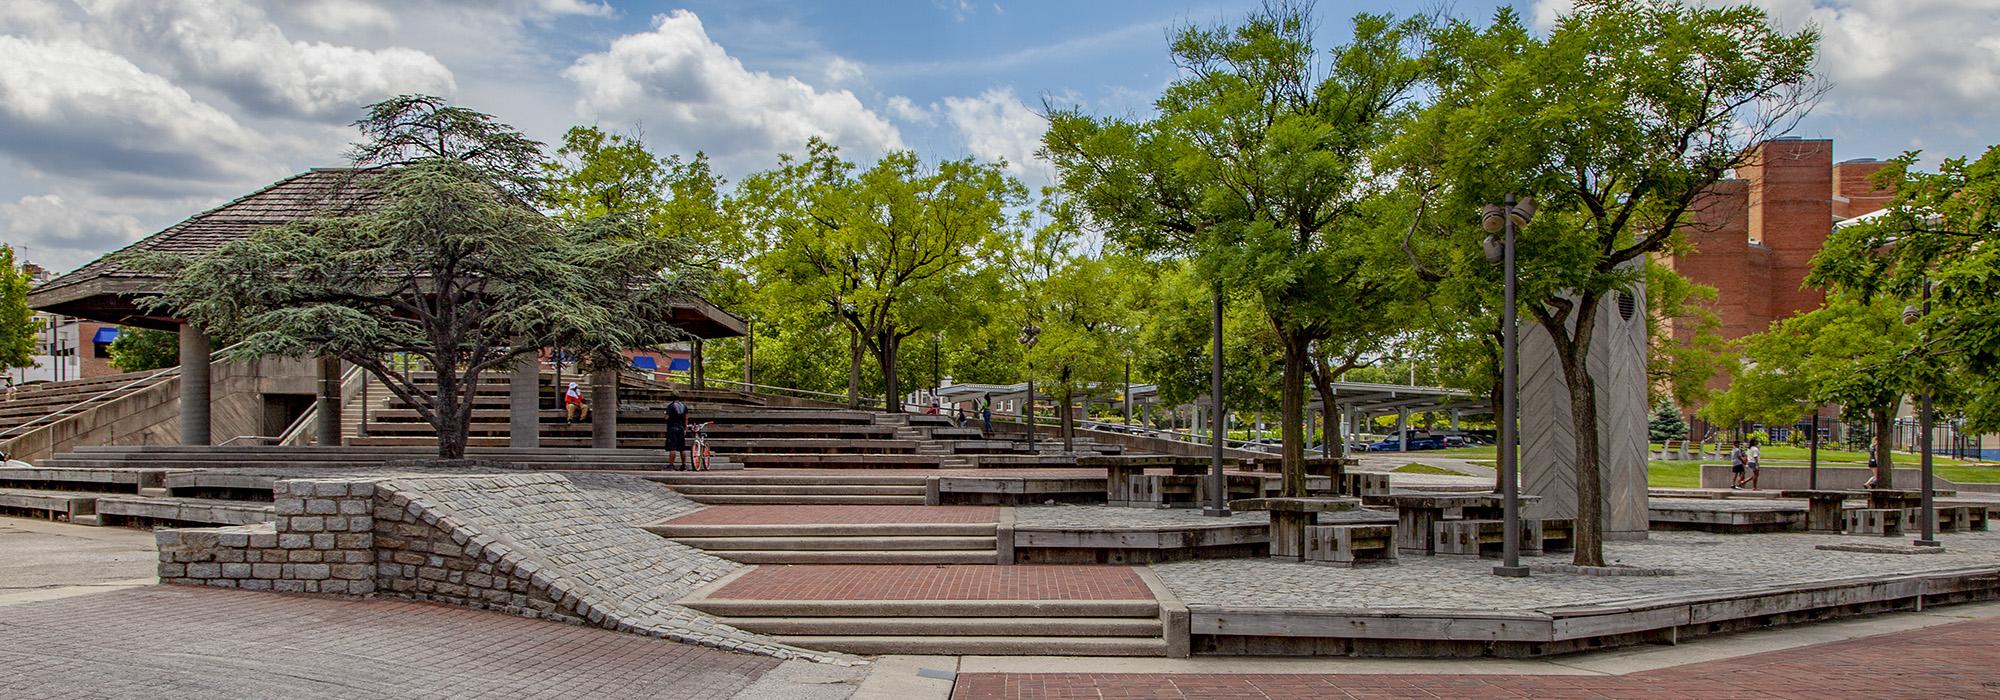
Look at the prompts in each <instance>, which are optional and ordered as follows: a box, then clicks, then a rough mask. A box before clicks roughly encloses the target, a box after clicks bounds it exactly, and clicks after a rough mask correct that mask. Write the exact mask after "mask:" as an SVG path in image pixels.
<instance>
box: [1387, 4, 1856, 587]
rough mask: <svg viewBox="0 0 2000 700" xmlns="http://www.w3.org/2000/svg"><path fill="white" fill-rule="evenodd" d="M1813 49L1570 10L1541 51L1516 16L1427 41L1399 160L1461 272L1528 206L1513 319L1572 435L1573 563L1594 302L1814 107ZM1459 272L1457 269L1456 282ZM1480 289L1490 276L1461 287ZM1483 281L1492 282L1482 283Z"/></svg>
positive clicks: (1593, 496)
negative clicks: (1509, 208)
mask: <svg viewBox="0 0 2000 700" xmlns="http://www.w3.org/2000/svg"><path fill="white" fill-rule="evenodd" d="M1817 38H1818V37H1817V35H1816V34H1815V33H1814V32H1812V31H1810V30H1807V31H1801V32H1798V33H1793V34H1786V33H1783V32H1780V31H1778V30H1777V29H1775V28H1773V27H1772V25H1771V22H1770V19H1769V17H1768V16H1767V15H1766V14H1765V12H1764V11H1763V10H1761V9H1758V8H1756V7H1752V6H1727V7H1707V6H1702V5H1695V4H1689V3H1685V2H1679V1H1677V0H1642V1H1640V2H1617V1H1614V0H1583V1H1582V2H1579V3H1577V6H1576V8H1575V10H1574V11H1573V12H1571V13H1570V14H1568V15H1566V16H1564V17H1562V18H1560V19H1559V20H1558V21H1557V22H1556V25H1555V27H1554V29H1553V30H1551V31H1550V32H1549V34H1548V36H1547V37H1546V38H1540V37H1536V36H1534V35H1532V34H1530V33H1529V32H1528V31H1527V29H1526V28H1525V27H1524V26H1522V24H1521V22H1520V19H1519V17H1518V16H1517V15H1515V14H1514V12H1513V11H1512V10H1509V9H1502V10H1501V11H1500V12H1499V13H1498V15H1497V17H1496V18H1495V20H1494V22H1493V23H1492V24H1491V25H1490V26H1487V27H1477V26H1474V25H1472V24H1470V23H1465V22H1452V23H1449V24H1447V25H1446V26H1444V27H1442V28H1441V29H1440V30H1439V31H1438V32H1436V33H1435V34H1434V38H1433V46H1434V47H1435V50H1434V51H1433V52H1432V53H1431V55H1430V58H1431V59H1432V60H1433V61H1435V62H1436V70H1437V71H1438V75H1439V80H1438V85H1437V91H1436V100H1435V102H1434V103H1433V104H1432V105H1431V106H1430V107H1429V108H1428V109H1427V110H1426V113H1425V115H1424V116H1423V118H1422V119H1421V120H1419V121H1418V122H1417V123H1416V124H1415V125H1413V126H1412V127H1411V128H1410V129H1408V130H1407V131H1406V132H1404V134H1403V138H1402V139H1401V140H1400V141H1399V143H1398V144H1397V145H1396V146H1395V149H1394V150H1395V154H1396V155H1397V158H1398V160H1399V161H1400V162H1401V163H1403V165H1404V172H1405V173H1406V176H1407V178H1408V179H1409V180H1410V181H1411V182H1413V183H1416V186H1418V187H1419V189H1421V190H1423V191H1426V192H1428V193H1429V194H1428V196H1429V198H1430V200H1431V201H1433V202H1434V203H1435V206H1431V207H1429V208H1428V209H1429V210H1430V211H1436V212H1440V215H1441V216H1445V217H1447V218H1452V219H1457V220H1459V221H1462V222H1464V223H1461V224H1458V225H1445V226H1436V227H1433V228H1435V229H1436V230H1438V231H1440V232H1441V233H1442V234H1443V235H1445V236H1448V237H1449V238H1450V240H1449V242H1444V241H1440V242H1437V245H1447V246H1451V247H1456V248H1458V249H1459V251H1460V252H1458V253H1456V254H1455V255H1449V258H1450V259H1453V260H1458V261H1465V262H1469V261H1471V260H1473V259H1474V258H1473V256H1474V255H1475V254H1476V253H1475V251H1478V250H1480V249H1481V248H1482V247H1483V244H1484V242H1485V238H1486V236H1485V234H1484V233H1483V232H1482V231H1481V230H1480V229H1479V228H1477V227H1475V226H1474V225H1472V224H1473V222H1475V221H1476V219H1475V218H1474V216H1475V215H1476V213H1477V212H1478V211H1479V209H1480V207H1481V206H1484V205H1488V204H1492V203H1495V202H1499V201H1501V199H1502V198H1503V197H1504V196H1505V195H1506V194H1507V193H1509V192H1517V193H1521V194H1524V195H1532V196H1533V197H1534V198H1535V200H1536V202H1537V203H1538V204H1539V205H1540V210H1539V212H1538V213H1537V214H1536V216H1535V218H1534V220H1533V221H1532V222H1531V223H1529V224H1528V225H1527V226H1525V227H1524V228H1522V229H1521V230H1520V232H1519V235H1518V237H1517V241H1518V244H1517V248H1516V250H1517V251H1518V254H1517V264H1518V269H1519V280H1520V301H1521V306H1522V309H1523V311H1524V312H1526V313H1525V314H1524V316H1526V317H1527V318H1530V319H1533V322H1534V323H1536V324H1538V325H1540V326H1541V327H1542V328H1543V329H1544V330H1545V331H1547V332H1548V334H1549V336H1550V337H1551V338H1552V340H1553V343H1554V345H1555V348H1556V354H1557V357H1558V358H1559V359H1560V361H1561V365H1562V368H1563V370H1564V375H1565V377H1566V378H1567V380H1568V385H1569V386H1568V389H1569V392H1570V396H1571V402H1570V403H1571V410H1572V411H1573V414H1572V423H1573V424H1574V425H1575V426H1576V435H1577V440H1576V443H1577V444H1576V460H1575V462H1576V468H1577V470H1578V479H1577V487H1578V499H1577V500H1578V503H1579V504H1580V511H1579V513H1578V532H1577V553H1576V563H1578V564H1583V565H1600V564H1602V563H1603V553H1602V543H1601V541H1600V539H1599V531H1598V529H1599V527H1600V526H1601V513H1599V512H1597V510H1598V503H1599V501H1598V494H1599V491H1600V489H1601V484H1600V483H1599V481H1598V479H1599V473H1600V472H1599V467H1598V464H1597V442H1598V436H1597V424H1596V420H1595V416H1596V407H1595V399H1596V392H1595V387H1594V381H1593V380H1592V379H1591V375H1590V374H1589V365H1588V353H1587V352H1585V349H1587V348H1589V347H1590V340H1591V338H1592V337H1593V335H1594V334H1595V333H1596V332H1597V328H1596V317H1597V310H1598V307H1599V305H1600V304H1601V303H1603V302H1604V301H1606V300H1607V299H1608V298H1610V297H1612V296H1613V295H1614V294H1616V293H1620V292H1624V293H1632V292H1631V289H1632V287H1633V285H1635V284H1636V283H1639V282H1642V281H1644V280H1645V279H1646V277H1647V276H1648V274H1649V273H1648V271H1647V269H1646V267H1645V265H1646V258H1647V257H1648V256H1651V255H1653V254H1657V253H1662V252H1669V251H1672V250H1674V249H1675V248H1676V246H1678V245H1680V241H1681V240H1682V238H1681V235H1680V233H1681V228H1682V227H1683V226H1685V225H1686V224H1687V223H1688V222H1687V215H1688V212H1689V211H1690V209H1691V208H1692V206H1693V205H1694V203H1695V202H1696V201H1697V200H1698V198H1699V197H1701V196H1702V195H1703V193H1704V192H1705V191H1706V190H1707V188H1708V187H1709V186H1710V185H1712V184H1714V183H1715V182H1717V181H1718V180H1721V179H1722V178H1723V177H1725V176H1726V175H1727V174H1728V173H1729V171H1730V170H1731V169H1733V168H1735V167H1737V166H1739V165H1741V164H1743V163H1744V162H1745V159H1746V158H1747V157H1748V154H1749V153H1750V150H1749V148H1748V147H1749V146H1750V145H1752V144H1755V143H1757V142H1760V141H1763V140H1765V139H1767V138H1770V137H1773V136H1776V135H1778V134H1782V133H1784V132H1785V131H1786V130H1788V129H1789V128H1790V127H1791V126H1792V124H1793V123H1795V122H1796V120H1797V119H1798V118H1799V117H1800V116H1802V115H1803V114H1804V113H1805V112H1806V111H1807V110H1808V109H1809V108H1810V107H1811V106H1812V105H1813V104H1814V103H1815V102H1816V99H1817V97H1818V95H1819V92H1820V86H1819V84H1818V83H1817V82H1816V80H1815V79H1814V76H1813V74H1812V72H1811V71H1812V62H1813V56H1814V44H1815V42H1816V41H1817ZM1472 267H1473V266H1471V265H1469V264H1461V266H1460V267H1459V268H1458V269H1460V270H1461V271H1470V269H1471V268H1472ZM1473 274H1475V275H1477V276H1478V277H1481V278H1486V276H1487V275H1490V274H1491V273H1490V272H1486V271H1479V272H1475V273H1473ZM1489 279H1491V278H1489Z"/></svg>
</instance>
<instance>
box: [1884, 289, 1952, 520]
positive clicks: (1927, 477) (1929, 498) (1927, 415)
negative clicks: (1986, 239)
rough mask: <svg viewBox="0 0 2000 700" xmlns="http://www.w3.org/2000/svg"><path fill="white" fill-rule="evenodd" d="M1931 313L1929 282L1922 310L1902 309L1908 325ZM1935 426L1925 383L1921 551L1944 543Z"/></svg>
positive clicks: (1920, 421) (1920, 409)
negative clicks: (1934, 478) (1934, 479)
mask: <svg viewBox="0 0 2000 700" xmlns="http://www.w3.org/2000/svg"><path fill="white" fill-rule="evenodd" d="M1930 313H1931V281H1930V280H1929V279H1928V278H1926V279H1925V280H1924V305H1923V310H1922V311H1916V310H1913V309H1908V308H1906V309H1903V321H1904V322H1905V323H1916V322H1918V321H1920V320H1922V319H1923V317H1924V316H1929V315H1930ZM1935 423H1936V421H1935V420H1933V417H1932V416H1931V388H1930V384H1929V382H1925V385H1924V393H1923V397H1922V398H1921V399H1920V400H1919V401H1918V403H1917V431H1918V432H1920V433H1922V434H1923V437H1922V438H1921V439H1922V441H1923V451H1922V452H1920V453H1919V454H1921V455H1922V457H1921V458H1920V460H1921V461H1920V462H1919V464H1920V465H1921V466H1922V476H1921V477H1920V478H1921V479H1922V481H1923V482H1924V489H1923V491H1922V492H1921V493H1922V494H1923V506H1922V508H1921V510H1922V519H1923V536H1922V537H1919V538H1918V539H1917V540H1916V541H1915V542H1913V543H1912V544H1915V545H1917V546H1919V547H1941V546H1943V543H1941V542H1938V539H1937V505H1936V504H1935V503H1934V502H1933V498H1934V497H1933V491H1934V489H1932V487H1931V438H1932V434H1931V431H1932V429H1933V428H1935V427H1936V425H1935ZM1882 468H1884V469H1895V468H1896V465H1895V464H1893V463H1891V464H1885V465H1882Z"/></svg>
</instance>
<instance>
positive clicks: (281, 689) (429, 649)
mask: <svg viewBox="0 0 2000 700" xmlns="http://www.w3.org/2000/svg"><path fill="white" fill-rule="evenodd" d="M794 663H797V662H794ZM778 665H779V662H778V660H776V659H772V658H768V657H762V656H752V655H749V654H734V653H730V652H725V651H718V650H714V649H707V648H703V647H698V646H693V645H687V644H677V643H674V642H668V641H663V640H657V639H649V638H646V637H640V636H636V635H629V634H619V633H617V632H612V631H609V630H603V629H596V628H590V627H579V626H574V625H565V624H561V623H556V622H548V621H542V620H532V619H527V618H521V617H512V616H508V615H501V614H498V613H489V612H480V611H476V610H468V609H465V608H458V607H452V606H444V605H432V604H427V603H414V602H405V601H394V600H383V599H374V600H354V599H334V598H320V597H307V596H289V595H276V594H270V593H254V592H246V591H230V590H222V589H209V588H186V587H147V588H137V589H129V590H122V591H111V592H104V593H96V594H92V595H86V596H77V597H72V598H65V599H62V600H53V601H44V602H36V603H22V604H18V605H12V606H7V607H4V608H0V697H7V698H21V699H24V700H25V699H29V698H61V699H63V700H77V699H80V698H136V697H143V698H148V699H149V700H174V699H177V698H363V697H400V698H447V697H449V698H480V697H504V698H527V697H549V698H553V697H561V698H590V697H603V698H613V697H616V698H727V697H731V696H732V695H734V694H736V693H737V692H738V691H741V690H743V689H744V688H745V687H747V686H748V685H749V684H750V683H751V682H752V681H754V680H756V679H757V678H758V677H759V676H762V675H764V674H765V673H766V672H768V671H770V670H772V669H773V668H775V667H777V666H778ZM824 668H826V669H828V670H826V671H825V673H841V672H843V671H842V670H840V669H838V668H837V667H824ZM850 687H851V686H850Z"/></svg>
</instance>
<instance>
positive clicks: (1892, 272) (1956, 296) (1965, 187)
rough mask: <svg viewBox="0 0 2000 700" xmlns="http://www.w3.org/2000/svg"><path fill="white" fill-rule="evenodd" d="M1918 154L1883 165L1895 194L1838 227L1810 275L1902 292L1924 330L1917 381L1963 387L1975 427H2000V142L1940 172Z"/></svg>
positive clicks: (1857, 289) (1909, 355)
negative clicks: (1924, 167)
mask: <svg viewBox="0 0 2000 700" xmlns="http://www.w3.org/2000/svg"><path fill="white" fill-rule="evenodd" d="M1917 157H1918V154H1916V153H1907V154H1904V155H1903V156H1902V157H1900V158H1897V159H1896V160H1895V161H1893V162H1892V163H1891V164H1890V166H1889V167H1886V168H1883V169H1882V170H1881V171H1878V172H1877V174H1876V177H1877V181H1876V182H1877V184H1878V185H1881V186H1889V187H1893V188H1895V190H1896V197H1895V199H1894V200H1892V201H1891V202H1890V204H1889V207H1888V209H1887V210H1886V211H1885V212H1883V213H1882V214H1880V215H1877V216H1875V217H1871V218H1869V219H1867V220H1863V221H1860V222H1857V223H1856V224H1854V225H1849V226H1842V227H1840V228H1838V229H1835V231H1834V234H1833V236H1832V237H1831V238H1830V239H1829V240H1828V241H1827V245H1826V247H1825V248H1824V249H1823V250H1821V251H1820V253H1819V255H1818V257H1817V258H1815V259H1814V261H1813V263H1814V269H1813V273H1812V275H1811V276H1809V277H1808V281H1809V282H1812V283H1815V284H1823V285H1830V286H1833V287H1835V288H1837V289H1841V290H1845V291H1847V292H1849V293H1851V294H1855V295H1860V296H1862V297H1865V298H1874V297H1887V298H1900V299H1902V303H1904V304H1906V305H1908V307H1909V308H1908V311H1907V312H1906V313H1907V316H1908V318H1909V319H1911V320H1914V321H1916V323H1917V332H1918V336H1917V341H1916V342H1915V343H1914V344H1913V345H1911V346H1910V347H1909V348H1908V349H1907V352H1906V354H1905V356H1904V357H1903V358H1902V360H1903V362H1902V363H1901V365H1900V366H1901V367H1902V368H1903V370H1904V371H1905V374H1906V376H1907V377H1908V378H1909V382H1908V384H1909V386H1910V387H1912V388H1928V389H1931V390H1932V391H1941V392H1944V393H1946V394H1956V395H1961V396H1963V397H1964V400H1963V402H1962V406H1961V409H1962V410H1963V411H1964V413H1965V417H1966V421H1967V428H1968V429H1969V430H1972V431H1977V432H1988V431H1993V430H2000V275H1996V274H1995V270H2000V146H1994V147H1991V148H1988V149H1987V150H1986V152H1985V153H1984V154H1982V155H1981V156H1979V157H1978V158H1977V159H1968V158H1948V159H1946V160H1945V161H1944V162H1943V163H1941V164H1940V165H1939V167H1938V170H1937V171H1936V172H1923V171H1919V170H1916V169H1915V166H1916V163H1917ZM1926 284H1929V285H1930V287H1931V288H1932V293H1931V294H1930V295H1929V296H1930V298H1929V299H1928V302H1929V303H1928V304H1925V300H1924V299H1923V297H1924V296H1925V294H1924V290H1925V287H1926ZM1880 432H1881V431H1880V430H1878V431H1877V433H1878V434H1880Z"/></svg>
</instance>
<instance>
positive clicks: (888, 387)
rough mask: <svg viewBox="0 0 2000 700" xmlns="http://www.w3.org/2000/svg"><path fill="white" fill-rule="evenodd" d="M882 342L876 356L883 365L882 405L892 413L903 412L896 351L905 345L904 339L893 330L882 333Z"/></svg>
mask: <svg viewBox="0 0 2000 700" xmlns="http://www.w3.org/2000/svg"><path fill="white" fill-rule="evenodd" d="M881 343H882V344H881V346H880V347H881V351H880V352H878V353H876V358H877V359H878V360H880V363H879V364H880V365H881V366H882V405H883V406H884V407H885V408H886V409H887V410H888V411H889V412H890V413H902V412H903V394H902V391H901V390H900V387H898V386H897V383H896V351H897V349H898V348H900V347H901V346H902V345H903V339H901V338H897V337H896V336H895V333H894V332H893V331H892V332H888V333H884V334H882V336H881Z"/></svg>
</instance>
